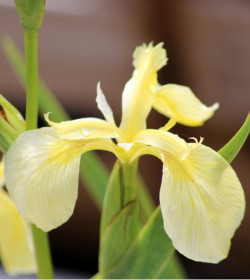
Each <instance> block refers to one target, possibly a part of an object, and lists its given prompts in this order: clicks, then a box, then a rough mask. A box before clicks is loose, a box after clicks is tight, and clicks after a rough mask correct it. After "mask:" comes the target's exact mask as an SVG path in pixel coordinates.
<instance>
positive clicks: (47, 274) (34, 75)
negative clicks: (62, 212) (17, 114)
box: [24, 31, 54, 279]
mask: <svg viewBox="0 0 250 280" xmlns="http://www.w3.org/2000/svg"><path fill="white" fill-rule="evenodd" d="M24 34H25V65H26V130H30V129H35V128H37V119H38V33H37V32H34V33H30V32H27V31H25V33H24ZM31 228H32V237H33V241H34V246H35V255H36V262H37V267H38V277H39V278H40V279H52V278H54V277H53V268H52V262H51V254H50V247H49V241H48V236H47V233H46V232H43V231H42V230H40V229H38V228H37V227H36V226H35V225H31Z"/></svg>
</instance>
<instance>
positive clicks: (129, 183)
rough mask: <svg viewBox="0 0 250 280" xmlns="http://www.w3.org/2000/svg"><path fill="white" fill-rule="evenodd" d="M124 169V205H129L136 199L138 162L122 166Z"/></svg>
mask: <svg viewBox="0 0 250 280" xmlns="http://www.w3.org/2000/svg"><path fill="white" fill-rule="evenodd" d="M121 169H122V180H121V182H122V192H123V195H122V199H123V201H122V205H125V204H127V203H128V202H130V201H131V200H134V199H135V198H136V178H137V170H138V160H135V161H133V162H132V163H130V164H126V163H123V164H121Z"/></svg>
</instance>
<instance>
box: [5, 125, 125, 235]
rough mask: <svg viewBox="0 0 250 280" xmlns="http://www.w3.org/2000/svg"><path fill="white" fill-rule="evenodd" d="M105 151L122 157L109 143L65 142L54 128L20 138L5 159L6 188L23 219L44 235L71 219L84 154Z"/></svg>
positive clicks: (26, 134)
mask: <svg viewBox="0 0 250 280" xmlns="http://www.w3.org/2000/svg"><path fill="white" fill-rule="evenodd" d="M97 149H99V150H106V151H110V152H112V153H114V154H115V155H117V156H118V157H119V154H121V151H120V150H121V149H122V148H120V147H117V146H116V145H115V144H114V143H113V142H112V141H110V140H108V139H88V140H86V139H84V140H62V139H60V138H58V136H57V134H56V132H55V130H54V129H53V128H41V129H36V130H30V131H27V132H24V133H23V134H21V135H20V136H19V137H18V139H17V140H16V141H15V142H14V143H13V144H12V145H11V147H10V149H9V151H8V152H7V154H6V157H5V177H6V186H7V188H8V191H9V193H10V196H11V198H12V199H13V201H14V202H15V204H16V205H17V208H18V210H19V212H20V213H21V214H22V216H23V217H24V218H25V219H26V220H27V221H28V222H31V223H34V224H36V225H37V227H39V228H41V229H43V230H44V231H49V230H51V229H53V228H56V227H58V226H60V225H61V224H63V223H64V222H66V221H67V220H68V219H69V217H70V216H71V215H72V213H73V210H74V206H75V202H76V198H77V190H78V177H79V165H80V157H81V154H83V153H85V152H88V151H90V150H97Z"/></svg>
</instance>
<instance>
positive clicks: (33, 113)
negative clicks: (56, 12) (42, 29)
mask: <svg viewBox="0 0 250 280" xmlns="http://www.w3.org/2000/svg"><path fill="white" fill-rule="evenodd" d="M24 38H25V65H26V117H25V118H26V130H30V129H35V128H37V118H38V33H37V32H36V33H29V32H25V33H24Z"/></svg>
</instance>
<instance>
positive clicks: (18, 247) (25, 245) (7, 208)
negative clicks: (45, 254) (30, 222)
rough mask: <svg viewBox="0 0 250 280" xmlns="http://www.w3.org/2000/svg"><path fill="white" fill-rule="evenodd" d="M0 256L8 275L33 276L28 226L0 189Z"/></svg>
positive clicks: (33, 258) (34, 263) (34, 271)
mask: <svg viewBox="0 0 250 280" xmlns="http://www.w3.org/2000/svg"><path fill="white" fill-rule="evenodd" d="M0 224H1V231H0V254H1V261H2V263H3V266H4V268H5V270H6V271H7V273H8V274H10V275H17V274H32V273H33V274H35V273H36V262H35V256H34V251H33V248H32V246H31V245H32V244H31V240H30V236H29V231H28V226H27V224H26V223H25V221H24V219H23V218H22V217H21V215H20V214H19V213H18V211H17V209H16V206H15V205H14V203H13V202H12V201H11V200H10V199H9V197H8V195H7V193H6V192H5V191H4V190H2V189H0Z"/></svg>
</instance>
